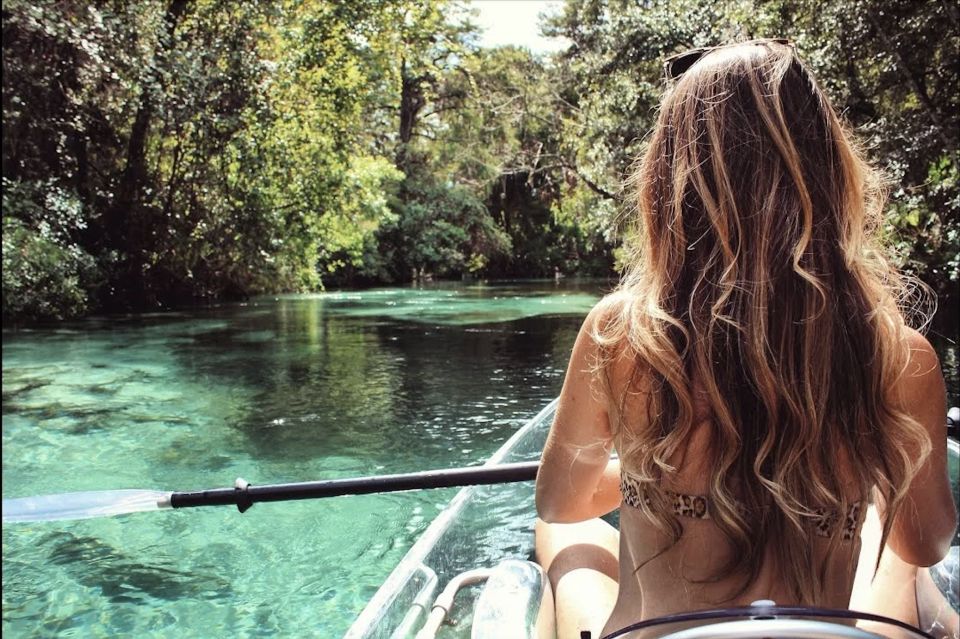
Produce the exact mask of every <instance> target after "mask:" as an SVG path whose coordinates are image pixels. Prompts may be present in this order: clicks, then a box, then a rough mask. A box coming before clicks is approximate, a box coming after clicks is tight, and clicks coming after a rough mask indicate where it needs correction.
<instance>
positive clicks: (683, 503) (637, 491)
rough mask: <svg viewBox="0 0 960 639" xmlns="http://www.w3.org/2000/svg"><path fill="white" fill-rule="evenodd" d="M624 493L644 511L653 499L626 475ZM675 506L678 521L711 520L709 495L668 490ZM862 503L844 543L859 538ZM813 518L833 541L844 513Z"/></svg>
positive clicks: (851, 514)
mask: <svg viewBox="0 0 960 639" xmlns="http://www.w3.org/2000/svg"><path fill="white" fill-rule="evenodd" d="M620 492H621V493H622V494H623V502H624V503H625V504H627V505H628V506H631V507H633V508H641V502H642V503H643V504H646V505H647V506H648V507H649V506H650V504H651V499H650V495H649V494H648V493H647V489H646V488H645V487H644V486H642V485H641V483H640V482H639V481H637V480H636V479H634V478H633V477H629V476H627V475H626V474H623V473H621V475H620ZM663 493H664V494H665V495H666V496H667V498H668V499H669V500H670V502H671V503H672V506H673V514H674V515H676V516H677V517H689V518H691V519H710V500H709V497H708V496H706V495H686V494H684V493H677V492H674V491H672V490H664V491H663ZM862 503H863V502H861V501H855V502H853V503H852V504H850V506H849V507H848V508H847V513H846V516H845V517H844V518H843V530H842V539H843V540H844V541H850V540H851V539H853V538H854V537H856V535H857V530H858V528H859V527H860V514H861V510H862ZM813 513H814V515H813V517H811V518H810V526H811V527H812V528H813V532H814V534H816V535H817V536H818V537H830V536H831V535H832V534H833V530H834V528H835V527H836V525H837V522H838V521H839V520H840V513H839V512H837V511H835V510H833V509H830V508H815V509H814V510H813Z"/></svg>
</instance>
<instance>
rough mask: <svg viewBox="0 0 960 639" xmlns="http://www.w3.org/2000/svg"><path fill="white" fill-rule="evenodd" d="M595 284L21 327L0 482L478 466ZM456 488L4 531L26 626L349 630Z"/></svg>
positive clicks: (257, 476) (569, 339) (513, 421)
mask: <svg viewBox="0 0 960 639" xmlns="http://www.w3.org/2000/svg"><path fill="white" fill-rule="evenodd" d="M599 290H600V286H599V285H598V284H596V283H588V284H583V285H580V284H576V283H570V282H567V281H565V282H563V283H561V284H555V283H554V282H552V281H550V282H542V283H532V284H531V283H525V284H516V285H495V286H490V285H477V286H456V287H453V286H443V285H438V286H435V287H431V288H429V289H424V290H418V289H391V290H374V291H366V292H362V293H340V294H337V293H331V294H325V295H316V296H291V297H281V298H278V299H269V300H258V301H255V302H252V303H250V304H247V305H231V306H223V307H220V308H212V309H204V310H199V311H196V312H189V313H164V314H156V315H137V316H130V317H122V318H117V317H111V318H101V319H91V320H88V321H84V322H78V323H70V324H64V325H60V326H58V327H56V328H50V329H43V330H32V331H20V332H17V333H10V332H8V333H5V334H4V346H3V496H4V497H19V496H26V495H36V494H44V493H54V492H64V491H81V490H102V489H119V488H150V489H154V488H156V489H163V490H194V489H201V488H212V487H221V486H229V485H230V484H232V482H233V479H234V478H236V477H238V476H242V477H244V478H246V479H247V480H248V481H250V482H251V483H254V484H256V483H277V482H287V481H302V480H308V479H328V478H336V477H348V476H356V475H368V474H375V473H392V472H407V471H413V470H422V469H425V468H441V467H452V466H461V465H471V464H479V463H482V462H483V461H484V460H485V459H486V458H487V457H488V456H489V455H490V454H491V453H492V452H493V451H494V450H496V449H497V448H498V447H499V445H500V444H501V443H502V442H503V441H504V440H506V439H507V438H508V437H509V436H510V435H511V434H512V433H513V432H514V431H515V430H516V429H517V427H518V426H519V425H520V424H522V423H523V422H524V421H525V420H526V419H528V418H529V417H531V416H533V415H534V414H535V413H536V412H537V411H538V410H539V409H540V408H542V407H543V406H544V405H545V404H546V403H547V402H548V401H549V400H550V399H551V398H552V397H554V396H555V395H556V394H557V393H558V392H559V389H560V385H561V383H562V376H563V372H564V370H565V367H566V362H567V359H568V357H569V352H570V348H571V346H572V344H573V340H574V337H575V335H576V331H577V329H578V327H579V324H580V322H581V321H582V318H583V316H584V315H585V314H586V312H587V310H589V308H590V307H591V306H592V305H593V303H594V302H595V301H596V299H597V298H598V292H599ZM454 492H455V491H454V490H453V489H449V490H441V491H433V492H418V493H403V494H391V495H368V496H357V497H342V498H336V499H327V500H318V501H311V502H299V503H296V502H290V503H282V504H258V505H256V506H254V507H253V508H252V509H251V510H250V511H249V512H247V513H246V514H244V515H242V516H241V515H240V514H238V513H237V512H236V510H235V509H233V508H230V507H221V508H211V509H194V510H190V511H182V512H181V511H174V512H169V511H168V512H159V513H141V514H133V515H127V516H123V517H114V518H110V519H95V520H86V521H78V522H48V523H41V524H28V525H22V524H21V525H15V526H13V525H7V526H4V529H3V562H4V570H3V631H4V633H11V634H10V636H15V637H16V636H19V637H26V636H30V637H53V636H57V637H101V636H103V637H108V636H118V635H125V636H137V637H150V636H158V637H169V636H231V637H234V636H236V637H242V636H303V635H305V634H306V635H309V636H331V637H335V636H339V635H340V634H342V633H343V631H344V630H346V628H347V627H348V626H349V624H350V622H351V620H352V619H353V617H354V616H355V615H356V614H357V613H358V612H359V610H360V609H361V608H362V607H363V605H364V604H365V603H366V601H367V599H369V597H370V596H371V595H372V594H373V592H374V591H375V590H376V588H377V587H378V586H379V585H380V583H381V582H382V581H383V579H384V578H385V577H386V575H387V574H388V573H389V572H390V570H391V569H392V568H393V567H394V566H395V565H396V563H397V562H398V561H399V559H400V558H401V557H402V556H403V554H404V553H405V552H406V550H407V549H408V548H409V547H410V546H411V545H412V543H413V542H414V541H415V540H416V538H417V537H418V536H419V534H420V533H421V532H422V531H423V529H424V528H425V527H426V526H427V525H428V524H429V523H430V521H431V520H432V519H433V517H434V516H435V515H436V514H437V512H439V510H440V509H441V508H442V507H443V506H444V505H445V504H446V502H447V501H448V500H449V499H450V498H451V497H452V495H453V493H454Z"/></svg>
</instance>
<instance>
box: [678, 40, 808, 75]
mask: <svg viewBox="0 0 960 639" xmlns="http://www.w3.org/2000/svg"><path fill="white" fill-rule="evenodd" d="M742 44H782V45H784V46H790V47H792V46H793V42H791V41H790V40H789V39H787V38H765V39H761V40H748V41H747V42H735V43H732V44H722V45H720V46H716V47H698V48H696V49H690V50H689V51H684V52H683V53H677V54H675V55H672V56H670V57H669V58H667V59H666V60H664V61H663V75H664V76H665V77H666V79H667V80H675V79H677V78H679V77H680V76H681V75H683V74H684V73H686V72H687V71H689V70H690V67H692V66H693V65H695V64H696V63H697V62H698V61H699V60H700V58H702V57H703V56H705V55H706V54H708V53H710V52H711V51H716V50H717V49H722V48H724V47H735V46H739V45H742Z"/></svg>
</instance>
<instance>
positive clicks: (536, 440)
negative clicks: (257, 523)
mask: <svg viewBox="0 0 960 639" xmlns="http://www.w3.org/2000/svg"><path fill="white" fill-rule="evenodd" d="M555 411H556V400H554V401H553V402H551V403H550V404H549V405H548V406H546V407H545V408H544V409H543V410H541V411H540V412H539V413H538V414H537V415H536V416H535V417H534V418H533V419H531V420H530V421H529V422H528V423H527V424H525V425H524V426H523V427H522V428H520V429H519V430H518V431H517V432H516V433H515V434H514V435H513V436H512V437H511V438H510V439H509V440H508V441H507V442H506V443H504V445H503V446H501V447H500V449H498V450H497V452H496V453H494V455H493V456H492V457H491V458H490V459H489V461H487V463H486V464H485V465H487V466H493V465H498V464H504V463H513V462H525V461H534V460H537V459H539V457H540V454H541V451H542V450H543V445H544V442H545V441H546V437H547V433H548V431H549V429H550V424H551V423H552V421H553V416H554V413H555ZM947 445H948V456H949V463H950V474H951V478H952V481H954V495H955V498H958V499H960V487H958V485H957V483H956V482H957V476H958V473H960V446H958V444H957V442H956V441H955V440H952V439H948V440H947ZM533 489H534V487H533V483H532V482H522V483H512V484H501V485H489V486H472V487H468V488H464V489H462V490H461V491H459V492H458V493H457V495H456V496H455V497H454V498H453V500H451V502H450V504H449V505H448V506H447V507H446V508H445V509H444V510H443V511H442V512H441V513H440V514H439V515H438V516H437V518H436V519H435V520H434V521H433V523H432V524H431V525H430V526H429V527H428V528H427V529H426V531H424V533H423V535H421V537H420V538H419V540H418V541H417V542H416V543H415V544H414V545H413V547H412V548H411V549H410V550H409V552H408V553H407V554H406V556H405V557H404V558H403V560H401V562H400V563H399V564H398V565H397V567H396V568H395V569H394V570H393V572H392V573H391V574H390V575H389V576H388V577H387V579H386V581H384V583H383V585H382V586H381V587H380V588H379V589H378V590H377V592H376V593H375V594H374V596H373V597H372V598H371V599H370V601H369V602H368V603H367V605H366V607H365V608H364V609H363V611H362V612H361V613H360V615H359V616H358V617H357V618H356V620H355V621H354V623H353V625H351V627H350V628H349V630H348V631H347V633H346V635H345V639H374V638H382V639H433V638H434V637H436V638H439V639H445V638H467V637H470V638H472V639H485V638H491V639H495V638H501V637H502V638H505V639H510V638H514V637H516V638H517V639H526V638H534V637H536V638H537V639H545V638H547V637H550V638H551V639H552V637H553V636H554V635H553V608H552V601H551V600H550V599H549V588H548V587H546V578H545V575H544V574H543V571H542V570H541V569H540V567H539V566H537V565H536V564H535V563H533V555H534V552H533V548H534V537H533V528H534V521H535V511H534V507H533V503H534V500H533ZM921 570H922V571H928V573H924V574H923V575H921V576H922V577H923V579H924V580H925V579H926V577H927V575H929V577H930V580H929V581H932V582H933V584H934V585H935V586H936V588H937V589H938V590H939V592H940V593H941V594H942V601H943V605H942V606H940V608H938V609H937V610H936V611H932V612H931V611H929V610H928V611H926V615H927V617H928V618H926V619H920V620H919V621H920V626H921V627H922V628H923V630H924V632H914V631H912V630H911V629H910V628H908V627H900V628H899V629H897V628H894V631H895V632H899V633H900V634H899V635H896V636H902V637H936V638H938V639H939V638H943V637H954V636H955V629H954V628H952V625H953V624H955V623H956V622H955V619H956V618H957V611H958V609H960V601H958V598H960V590H958V588H960V584H958V576H960V547H958V546H957V545H954V546H953V547H952V548H951V550H950V553H949V554H948V555H947V557H946V558H945V559H944V560H943V561H942V562H941V563H939V564H937V565H936V566H933V567H931V568H929V569H921ZM919 581H920V579H918V582H919ZM816 612H819V613H825V612H831V611H823V610H819V611H818V610H816V609H812V608H811V609H801V608H785V607H777V606H776V605H775V603H774V602H771V601H759V602H755V603H754V605H753V607H747V608H736V609H724V610H717V611H707V613H703V612H699V613H692V614H693V617H692V618H690V619H686V618H685V617H687V616H690V615H674V616H671V618H669V619H668V618H664V619H663V620H662V621H660V620H654V621H653V622H652V623H645V624H644V627H650V626H651V625H652V626H656V625H658V624H659V625H661V628H662V631H661V632H665V633H667V634H669V636H670V637H671V638H673V637H676V639H698V638H700V637H703V638H706V637H722V636H729V637H738V638H742V639H746V638H748V637H753V636H756V637H772V636H775V637H849V638H851V639H876V638H878V637H884V636H886V633H885V632H883V631H879V632H881V633H882V634H875V633H874V632H870V631H868V630H862V629H860V628H856V627H852V626H851V625H849V624H850V623H851V622H850V621H849V618H847V620H846V625H843V624H842V623H837V622H843V621H844V619H837V618H831V617H830V616H829V615H826V614H814V613H816ZM834 612H837V613H838V615H834V617H838V616H840V615H842V614H844V613H846V611H834ZM923 613H924V611H923V610H921V616H923ZM846 614H849V613H846ZM858 614H859V613H858ZM931 614H932V615H934V616H933V617H931ZM861 618H862V617H861ZM875 621H876V622H878V624H879V626H878V625H877V624H874V625H873V626H870V627H871V628H877V627H881V626H882V627H885V624H886V623H887V622H886V621H884V620H883V619H882V618H877V619H875ZM692 622H695V623H694V627H690V626H691V623H692ZM718 622H719V623H718ZM671 624H673V629H677V628H680V629H679V630H677V631H676V632H673V634H670V632H671V631H672V630H673V629H671V628H670V625H671ZM891 627H892V626H891ZM637 630H641V628H636V629H635V630H634V631H630V632H625V633H624V634H622V635H620V636H624V637H630V636H632V633H633V632H635V631H637ZM729 633H733V634H729ZM644 636H651V635H644ZM653 636H666V635H661V634H660V633H657V634H655V635H653ZM593 639H599V638H597V637H594V638H593Z"/></svg>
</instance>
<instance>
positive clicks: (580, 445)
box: [536, 306, 621, 523]
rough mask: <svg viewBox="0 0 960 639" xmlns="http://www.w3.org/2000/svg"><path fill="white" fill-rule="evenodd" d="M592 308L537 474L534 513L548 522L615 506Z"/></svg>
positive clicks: (616, 465) (615, 475)
mask: <svg viewBox="0 0 960 639" xmlns="http://www.w3.org/2000/svg"><path fill="white" fill-rule="evenodd" d="M601 313H602V310H601V309H600V307H599V306H598V307H595V308H594V309H593V310H592V311H591V312H590V314H589V315H588V316H587V319H586V320H585V321H584V323H583V326H582V327H581V328H580V333H579V335H577V341H576V343H575V344H574V347H573V354H572V355H571V357H570V364H569V366H568V367H567V375H566V378H565V379H564V382H563V390H562V391H561V392H560V402H559V405H558V407H557V414H556V417H555V418H554V420H553V426H552V427H551V428H550V434H549V435H548V437H547V443H546V445H545V446H544V449H543V458H542V459H541V461H540V471H539V473H538V474H537V490H536V495H537V497H536V499H537V513H538V514H539V516H540V518H541V519H543V520H544V521H546V522H548V523H572V522H577V521H584V520H587V519H591V518H593V517H599V516H601V515H604V514H606V513H608V512H610V511H612V510H614V509H616V508H618V507H619V506H620V500H621V495H620V462H619V461H618V460H611V459H610V452H611V451H612V450H613V433H612V432H611V428H610V421H609V416H608V412H607V405H606V400H605V395H606V392H605V390H604V389H602V388H600V387H599V380H598V378H597V372H596V371H595V370H594V367H595V365H596V364H597V361H598V347H597V344H596V342H595V341H594V339H593V337H592V332H593V329H594V327H595V326H596V323H597V321H598V315H600V314H601Z"/></svg>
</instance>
